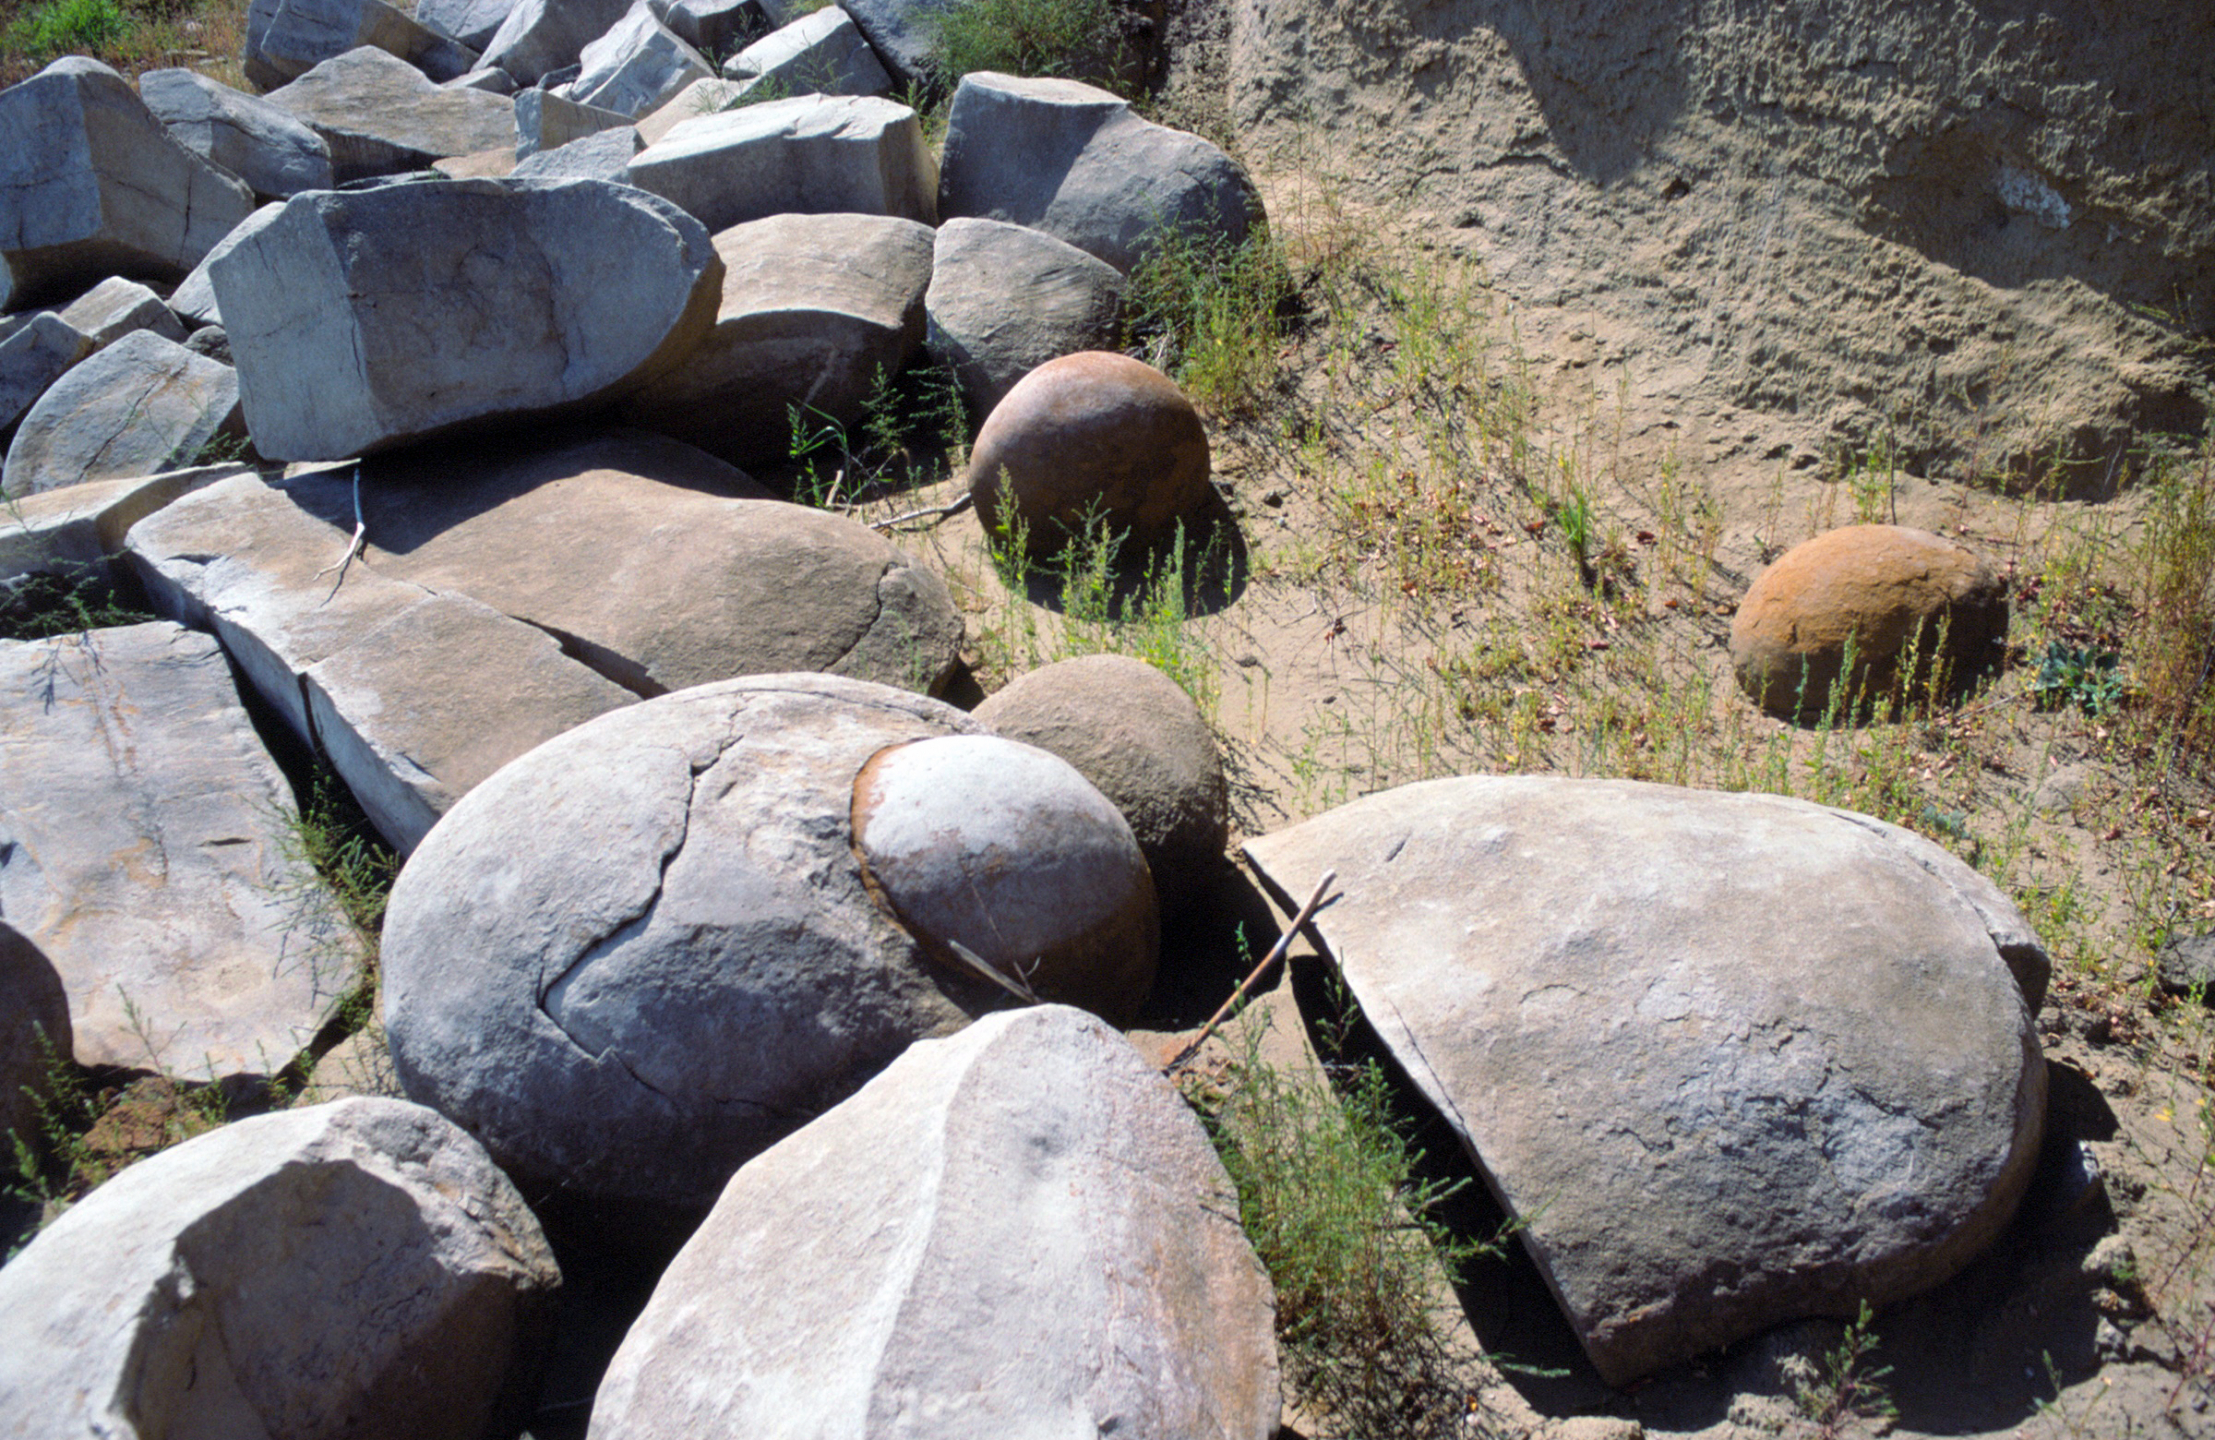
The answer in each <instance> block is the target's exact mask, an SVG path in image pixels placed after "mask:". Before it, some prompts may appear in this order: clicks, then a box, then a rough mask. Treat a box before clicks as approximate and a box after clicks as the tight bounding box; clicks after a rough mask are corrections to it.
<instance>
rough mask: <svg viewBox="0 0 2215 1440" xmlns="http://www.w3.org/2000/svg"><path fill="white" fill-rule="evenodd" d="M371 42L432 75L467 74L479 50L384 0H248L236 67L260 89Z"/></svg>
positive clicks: (439, 77) (444, 77)
mask: <svg viewBox="0 0 2215 1440" xmlns="http://www.w3.org/2000/svg"><path fill="white" fill-rule="evenodd" d="M365 46H366V47H374V48H375V49H378V50H382V51H384V52H385V53H386V54H388V55H392V56H395V57H397V58H398V59H401V60H404V61H406V62H407V63H408V64H409V65H412V66H414V67H415V68H416V69H417V70H420V71H422V72H423V73H424V74H425V75H428V76H429V77H430V78H431V79H433V80H451V79H453V78H454V77H456V76H457V75H465V74H467V73H468V72H469V70H470V68H471V67H472V66H474V65H475V64H476V63H477V52H476V51H474V50H472V49H470V48H469V47H468V46H466V45H463V44H461V43H460V42H458V41H456V40H454V39H453V38H452V37H451V36H448V35H444V34H441V33H440V32H438V31H436V30H433V29H430V28H429V27H427V26H425V25H422V24H420V23H419V22H418V21H417V20H416V19H415V18H414V17H413V16H411V15H410V14H409V13H408V12H407V11H406V10H402V9H400V8H398V7H396V6H392V5H387V4H386V3H385V0H252V3H251V4H250V5H249V6H248V7H247V11H246V48H245V53H244V55H243V56H242V57H241V59H240V68H241V69H243V70H244V71H245V72H246V78H247V79H248V80H249V81H251V82H253V83H254V84H255V85H258V86H260V87H261V88H262V89H264V90H274V89H276V88H277V87H278V86H280V85H283V84H284V83H286V82H287V81H290V80H297V79H299V78H300V77H301V76H302V75H305V74H306V73H307V72H308V71H310V70H312V69H314V68H315V67H316V66H318V65H320V64H322V63H323V62H324V61H326V60H331V59H335V58H336V57H338V56H340V55H344V54H345V53H346V52H347V51H349V50H357V49H361V48H363V47H365Z"/></svg>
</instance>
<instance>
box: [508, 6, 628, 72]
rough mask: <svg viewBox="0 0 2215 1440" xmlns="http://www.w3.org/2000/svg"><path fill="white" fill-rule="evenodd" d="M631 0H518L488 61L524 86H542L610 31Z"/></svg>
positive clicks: (510, 11) (572, 63)
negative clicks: (540, 83)
mask: <svg viewBox="0 0 2215 1440" xmlns="http://www.w3.org/2000/svg"><path fill="white" fill-rule="evenodd" d="M630 8H631V0H518V3H517V4H516V5H515V6H514V8H512V9H510V10H509V11H508V16H507V18H506V19H505V20H503V21H501V22H500V28H499V29H498V30H495V31H494V32H493V34H492V38H491V39H490V40H488V41H486V42H485V50H484V63H485V64H486V65H488V66H493V67H495V68H498V69H501V70H505V71H506V72H507V73H508V74H510V75H512V76H513V77H515V83H516V84H518V85H536V84H537V83H538V82H539V80H540V79H541V78H542V77H544V76H546V75H549V74H551V73H553V72H554V71H556V70H561V69H564V68H566V67H567V66H570V65H574V64H576V63H577V57H578V56H580V55H582V54H583V53H584V48H585V46H587V45H590V44H591V43H592V42H593V41H595V40H597V39H599V38H600V37H601V36H602V35H605V34H607V33H608V31H609V30H610V29H612V28H613V27H614V25H615V23H616V22H617V21H618V20H621V19H622V18H623V16H624V13H625V12H626V11H628V10H629V9H630Z"/></svg>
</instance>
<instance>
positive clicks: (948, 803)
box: [854, 735, 1161, 1024]
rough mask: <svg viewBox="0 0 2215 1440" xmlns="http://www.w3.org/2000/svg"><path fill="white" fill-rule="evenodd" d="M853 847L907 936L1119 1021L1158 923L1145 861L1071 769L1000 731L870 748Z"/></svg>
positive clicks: (1150, 965)
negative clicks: (965, 954)
mask: <svg viewBox="0 0 2215 1440" xmlns="http://www.w3.org/2000/svg"><path fill="white" fill-rule="evenodd" d="M854 841H855V844H856V845H857V846H858V847H859V849H860V851H861V857H862V864H863V866H864V867H865V868H866V870H867V872H868V875H869V878H870V880H871V881H872V882H873V883H874V884H875V885H876V886H877V887H878V888H879V889H881V890H882V891H883V892H884V894H885V896H886V897H887V898H888V899H889V900H890V901H891V902H892V907H893V909H895V910H896V911H898V912H899V915H900V918H901V919H902V920H903V921H905V922H906V923H907V926H908V928H909V929H910V930H912V931H914V932H915V933H916V934H918V935H919V936H921V937H923V939H924V940H925V941H926V942H927V943H929V944H932V945H938V946H952V945H960V946H962V947H963V948H964V949H966V950H968V951H969V952H970V953H971V954H973V955H975V956H977V957H978V958H980V959H982V960H983V961H984V962H985V963H986V964H988V965H991V966H993V967H994V968H995V969H997V970H999V971H1001V972H1002V973H1004V974H1008V975H1019V976H1021V977H1022V978H1023V979H1024V980H1025V981H1026V982H1027V983H1028V984H1029V985H1030V987H1031V988H1032V989H1033V990H1034V991H1035V992H1036V993H1037V994H1038V995H1039V997H1040V998H1042V999H1046V1000H1053V1001H1059V1002H1061V1003H1064V1004H1070V1005H1079V1006H1082V1007H1084V1008H1085V1009H1087V1010H1093V1011H1097V1012H1098V1013H1100V1014H1101V1015H1104V1016H1106V1017H1107V1018H1108V1019H1110V1020H1113V1021H1115V1022H1116V1023H1117V1024H1125V1023H1128V1021H1129V1019H1130V1017H1131V1016H1132V1015H1133V1014H1135V1013H1136V1011H1137V1009H1138V1007H1139V1006H1140V1005H1141V1004H1142V1003H1144V1001H1145V999H1146V992H1147V990H1148V989H1149V988H1151V986H1152V985H1153V983H1154V966H1155V964H1156V963H1157V962H1158V961H1159V959H1160V952H1161V922H1160V918H1159V916H1158V914H1157V912H1156V910H1155V906H1154V887H1153V881H1152V879H1151V877H1150V876H1149V875H1148V874H1147V871H1146V860H1145V857H1144V856H1142V855H1141V854H1140V853H1139V849H1138V842H1137V841H1136V840H1135V839H1133V838H1132V837H1131V828H1130V826H1129V825H1128V824H1127V823H1125V822H1124V819H1123V817H1122V815H1121V814H1120V813H1119V812H1118V811H1117V810H1116V808H1115V806H1114V805H1113V803H1111V802H1110V801H1109V800H1108V798H1107V797H1106V796H1104V795H1102V794H1101V793H1100V792H1099V791H1098V790H1096V789H1094V788H1093V786H1092V783H1091V782H1090V781H1088V780H1086V779H1085V778H1084V776H1082V775H1080V774H1079V773H1077V769H1076V767H1075V766H1073V765H1071V764H1070V763H1069V762H1068V761H1066V760H1063V759H1061V758H1059V757H1058V756H1054V755H1050V754H1048V753H1047V752H1046V751H1044V750H1040V749H1037V748H1036V747H1034V746H1030V745H1025V744H1022V743H1021V742H1019V741H1015V740H1007V739H1003V738H1001V737H999V736H997V735H963V736H949V737H947V738H944V739H938V740H921V741H917V742H915V743H913V744H907V745H897V746H894V747H892V748H889V749H887V750H884V751H883V752H881V753H879V754H878V755H877V756H876V757H875V758H873V759H872V760H870V762H869V764H868V765H867V766H865V767H864V768H863V770H862V772H861V775H860V777H859V778H858V779H856V780H855V782H854Z"/></svg>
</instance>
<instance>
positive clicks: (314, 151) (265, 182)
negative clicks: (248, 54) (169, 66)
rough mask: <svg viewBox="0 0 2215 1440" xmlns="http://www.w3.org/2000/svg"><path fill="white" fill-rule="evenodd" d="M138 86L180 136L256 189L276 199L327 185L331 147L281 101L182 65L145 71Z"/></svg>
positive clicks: (148, 103)
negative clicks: (266, 97)
mask: <svg viewBox="0 0 2215 1440" xmlns="http://www.w3.org/2000/svg"><path fill="white" fill-rule="evenodd" d="M138 93H139V98H140V99H142V100H144V101H145V102H146V108H147V109H149V110H151V111H153V112H154V115H155V117H156V118H157V119H159V120H160V121H161V122H162V124H164V125H166V126H167V127H169V133H170V134H171V135H174V136H176V137H177V140H178V141H179V143H181V144H182V145H183V146H184V147H185V148H186V149H188V150H190V151H192V152H193V153H194V154H196V155H204V156H206V157H207V158H208V159H209V160H211V161H213V162H215V163H216V164H218V165H220V166H222V167H223V168H224V169H226V170H228V171H230V172H231V173H232V174H233V175H236V176H238V178H239V179H241V180H244V181H245V182H246V183H247V184H248V185H249V186H251V187H252V188H253V191H254V193H255V194H256V195H259V196H262V197H264V198H267V199H281V198H283V197H285V196H288V195H297V194H299V193H300V192H301V191H302V190H327V189H329V188H330V187H331V184H332V177H331V147H330V146H328V145H326V144H324V143H323V137H322V136H320V135H318V134H316V133H315V132H314V131H313V130H310V129H309V128H308V127H307V126H305V125H303V124H301V123H300V121H299V120H298V119H297V118H296V117H294V116H293V115H292V114H291V112H289V111H287V110H285V109H284V108H283V107H281V106H277V105H272V104H270V103H269V102H268V101H267V100H263V99H260V98H258V97H256V96H253V95H248V94H246V93H245V92H244V91H240V90H233V89H232V88H231V87H230V86H228V85H225V84H222V83H221V82H219V81H215V80H210V79H209V78H208V77H206V76H205V75H201V74H199V73H198V72H196V71H192V70H184V69H177V70H149V71H147V72H146V73H145V74H144V75H141V76H139V77H138Z"/></svg>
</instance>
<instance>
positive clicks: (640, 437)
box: [284, 432, 961, 696]
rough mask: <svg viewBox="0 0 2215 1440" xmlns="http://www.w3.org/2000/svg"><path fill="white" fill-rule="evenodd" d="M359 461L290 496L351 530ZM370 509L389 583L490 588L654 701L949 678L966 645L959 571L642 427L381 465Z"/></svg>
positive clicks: (369, 492) (290, 486)
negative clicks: (823, 684)
mask: <svg viewBox="0 0 2215 1440" xmlns="http://www.w3.org/2000/svg"><path fill="white" fill-rule="evenodd" d="M350 473H351V472H349V471H331V472H326V473H325V474H324V475H322V476H302V477H299V478H297V479H294V480H290V481H287V482H285V486H284V489H285V492H286V494H287V495H289V496H290V497H291V498H292V499H293V501H294V503H296V504H298V505H300V506H302V507H303V508H304V509H306V510H308V511H310V512H312V513H313V514H315V515H317V516H319V517H321V518H322V519H323V520H324V521H325V522H326V523H327V524H328V525H330V526H331V527H332V529H333V532H334V533H339V534H343V533H345V532H347V531H350V529H351V527H352V515H353V511H352V503H353V502H352V498H351V489H352V487H351V484H350V482H349V479H348V476H349V474H350ZM362 513H363V518H364V519H365V520H366V522H367V526H368V545H367V548H366V550H365V551H364V552H363V559H364V562H365V563H366V564H367V565H368V566H369V568H370V569H372V570H373V571H375V572H376V573H377V574H378V575H381V576H387V577H390V578H393V579H397V580H401V581H405V582H408V583H411V584H415V585H419V586H422V587H424V588H425V589H428V590H432V591H436V592H440V593H446V594H457V593H459V594H467V595H469V596H471V597H473V598H475V599H478V600H481V601H483V602H484V603H486V604H487V605H490V606H492V607H493V608H495V609H497V610H499V611H501V612H502V613H504V614H507V615H511V616H514V617H515V618H517V619H519V620H523V621H525V622H527V623H529V624H531V625H534V626H537V627H538V628H539V629H542V630H544V631H546V632H547V633H549V634H551V635H554V636H557V637H559V638H560V640H561V642H562V645H563V647H564V648H565V650H566V652H567V653H569V654H570V655H572V656H574V657H575V658H577V659H578V660H580V661H582V662H583V663H585V664H587V665H590V666H592V667H593V668H594V669H596V670H598V671H599V672H600V673H601V674H603V675H605V676H607V677H608V678H610V679H612V680H614V681H616V682H617V683H619V684H621V685H623V686H624V687H625V688H626V689H628V690H631V691H633V692H635V693H637V694H640V695H646V696H653V695H660V694H663V693H664V692H666V691H670V690H681V689H684V688H685V687H687V686H691V685H702V684H706V683H707V682H708V681H711V680H727V679H729V678H731V677H732V676H735V675H748V674H765V673H771V672H777V671H787V670H821V671H827V672H831V673H835V674H841V675H849V676H852V677H853V678H855V679H859V680H873V681H878V682H881V683H884V684H888V685H898V686H901V687H903V688H907V689H914V690H923V689H935V688H937V687H938V686H939V685H940V684H941V683H942V682H943V681H944V679H945V678H946V677H947V675H948V674H949V673H950V672H951V670H952V668H953V666H954V663H955V660H956V657H957V654H958V651H959V648H960V644H961V618H960V616H959V615H958V614H957V612H956V611H955V609H954V605H953V600H952V597H951V596H949V595H948V594H947V592H946V588H945V586H944V584H943V582H941V581H940V580H939V579H938V577H937V576H936V575H934V574H932V573H931V572H930V571H928V570H926V569H923V568H922V567H920V566H917V565H915V564H914V563H913V562H911V561H909V560H908V559H907V558H906V557H905V556H903V555H901V554H900V552H899V551H897V550H895V549H894V548H893V547H892V545H891V544H890V543H889V542H888V541H886V540H885V539H884V538H883V537H881V536H879V535H877V534H875V533H873V532H872V531H870V530H869V529H867V528H866V527H864V526H862V525H859V524H856V523H855V522H853V521H851V520H847V519H844V518H842V517H840V516H837V515H832V514H829V513H827V512H824V511H820V510H811V509H808V508H806V507H804V506H799V505H791V504H787V503H785V502H783V501H779V500H774V499H771V498H769V492H768V491H767V490H764V489H763V488H762V487H760V486H758V485H755V484H754V483H753V482H751V481H750V480H748V479H747V478H746V477H745V476H744V475H743V474H741V473H740V472H738V471H736V470H733V469H731V468H730V467H729V466H727V465H724V464H723V463H721V462H720V461H717V460H714V459H712V458H711V457H709V456H707V455H703V454H701V453H700V452H699V451H697V450H694V449H692V448H691V447H689V446H686V445H681V444H678V443H677V442H675V441H673V440H666V439H663V438H661V437H660V436H656V435H649V434H646V433H643V432H627V433H626V432H615V433H609V434H600V435H595V436H591V437H589V438H586V439H582V440H575V439H559V438H557V439H553V440H549V441H546V442H542V443H539V444H535V445H534V444H523V445H518V444H516V443H515V442H514V441H511V440H501V441H498V442H488V443H487V444H486V445H484V446H482V447H473V448H469V449H458V448H452V447H448V448H443V449H441V450H439V451H436V452H422V451H417V452H410V453H405V454H400V455H393V456H389V457H379V458H378V459H377V460H374V461H371V462H370V463H369V464H368V465H367V466H366V467H365V470H364V480H363V485H362ZM338 543H341V544H343V541H340V542H338ZM307 553H308V555H309V556H311V557H312V556H313V554H314V553H315V550H314V548H313V547H311V548H310V549H309V550H308V552H307ZM321 563H324V564H328V563H329V562H328V560H325V561H323V562H321Z"/></svg>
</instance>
